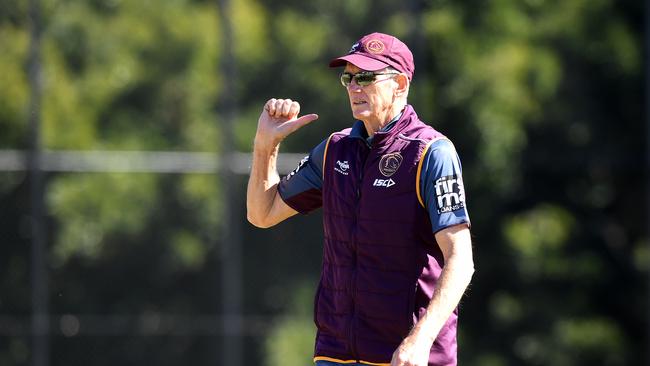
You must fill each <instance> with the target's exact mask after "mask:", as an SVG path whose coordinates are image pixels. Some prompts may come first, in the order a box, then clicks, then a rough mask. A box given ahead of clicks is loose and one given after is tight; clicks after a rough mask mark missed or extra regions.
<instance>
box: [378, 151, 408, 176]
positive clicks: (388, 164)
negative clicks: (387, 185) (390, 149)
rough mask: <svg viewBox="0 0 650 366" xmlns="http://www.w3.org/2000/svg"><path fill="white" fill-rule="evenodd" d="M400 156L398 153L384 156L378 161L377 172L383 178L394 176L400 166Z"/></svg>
mask: <svg viewBox="0 0 650 366" xmlns="http://www.w3.org/2000/svg"><path fill="white" fill-rule="evenodd" d="M402 160H404V159H403V158H402V155H400V153H392V154H386V155H384V156H382V157H381V160H379V172H381V174H383V175H384V177H390V176H391V175H393V174H395V172H396V171H397V169H399V166H400V165H401V164H402Z"/></svg>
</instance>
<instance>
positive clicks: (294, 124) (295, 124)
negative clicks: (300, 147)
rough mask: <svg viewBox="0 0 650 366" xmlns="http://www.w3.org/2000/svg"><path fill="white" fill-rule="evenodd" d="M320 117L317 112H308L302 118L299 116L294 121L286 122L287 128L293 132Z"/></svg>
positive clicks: (288, 131)
mask: <svg viewBox="0 0 650 366" xmlns="http://www.w3.org/2000/svg"><path fill="white" fill-rule="evenodd" d="M317 119H318V115H317V114H313V113H312V114H306V115H304V116H302V117H300V118H297V119H295V120H293V121H289V122H286V123H285V126H286V127H285V128H286V129H287V133H293V132H294V131H296V130H297V129H299V128H301V127H302V126H304V125H306V124H308V123H310V122H313V121H315V120H317Z"/></svg>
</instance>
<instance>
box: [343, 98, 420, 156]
mask: <svg viewBox="0 0 650 366" xmlns="http://www.w3.org/2000/svg"><path fill="white" fill-rule="evenodd" d="M412 116H415V111H414V110H413V107H411V105H409V104H407V105H406V107H404V109H403V110H402V112H400V114H398V115H397V116H396V117H395V119H393V120H392V121H390V122H389V123H388V124H387V125H386V126H384V127H383V128H382V129H381V130H379V131H377V132H375V134H374V135H373V136H371V137H368V131H366V126H365V125H364V124H363V122H362V121H356V122H355V123H354V124H353V125H352V130H351V131H350V137H352V138H358V139H361V140H363V141H364V142H366V144H367V145H368V146H372V145H378V144H381V143H382V142H383V141H386V140H390V139H392V138H394V137H395V136H397V135H398V134H399V133H400V132H402V131H403V130H404V128H406V126H408V125H409V124H410V121H411V120H412ZM416 119H417V116H416Z"/></svg>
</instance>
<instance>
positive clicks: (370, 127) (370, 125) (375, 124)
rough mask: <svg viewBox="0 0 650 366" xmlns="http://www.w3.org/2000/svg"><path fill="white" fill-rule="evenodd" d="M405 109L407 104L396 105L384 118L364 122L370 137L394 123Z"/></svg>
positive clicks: (393, 105)
mask: <svg viewBox="0 0 650 366" xmlns="http://www.w3.org/2000/svg"><path fill="white" fill-rule="evenodd" d="M405 107H406V103H405V102H404V103H394V104H392V106H391V109H390V110H389V111H387V112H388V113H386V114H385V115H384V116H383V117H380V118H377V119H368V120H363V124H364V126H365V127H366V131H367V132H368V136H369V137H372V136H373V135H374V134H375V133H376V132H377V131H379V130H381V129H382V128H384V127H385V126H386V125H387V124H388V123H390V121H392V120H393V119H394V118H395V117H396V116H397V115H398V114H400V113H401V112H402V110H404V108H405Z"/></svg>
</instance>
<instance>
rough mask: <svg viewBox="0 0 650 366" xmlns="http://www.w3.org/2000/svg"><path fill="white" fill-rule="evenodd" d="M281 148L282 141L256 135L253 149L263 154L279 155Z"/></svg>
mask: <svg viewBox="0 0 650 366" xmlns="http://www.w3.org/2000/svg"><path fill="white" fill-rule="evenodd" d="M279 150H280V142H279V141H278V142H273V141H268V140H266V139H263V138H260V137H259V136H255V139H254V140H253V151H254V152H255V153H259V154H262V155H267V156H268V155H277V153H278V151H279Z"/></svg>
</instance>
